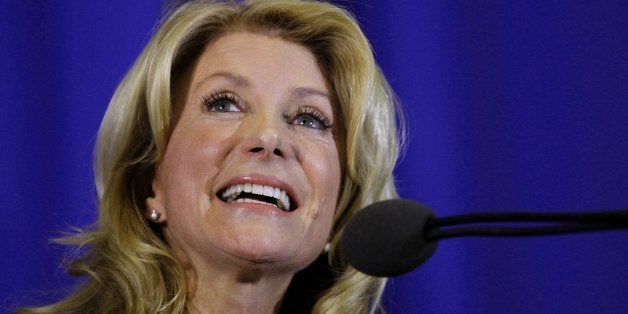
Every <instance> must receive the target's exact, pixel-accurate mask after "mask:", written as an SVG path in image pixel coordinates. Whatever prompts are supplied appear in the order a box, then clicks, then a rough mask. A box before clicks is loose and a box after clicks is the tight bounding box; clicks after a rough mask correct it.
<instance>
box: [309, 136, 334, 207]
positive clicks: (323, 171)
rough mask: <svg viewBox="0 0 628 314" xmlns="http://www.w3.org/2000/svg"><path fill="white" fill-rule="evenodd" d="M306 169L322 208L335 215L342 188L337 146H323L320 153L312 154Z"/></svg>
mask: <svg viewBox="0 0 628 314" xmlns="http://www.w3.org/2000/svg"><path fill="white" fill-rule="evenodd" d="M307 168H308V169H306V171H307V172H308V176H309V177H310V181H311V184H312V186H313V189H314V190H315V194H316V195H315V197H317V198H318V201H319V202H320V205H321V210H322V211H323V213H316V214H323V215H325V216H326V218H325V219H328V218H327V216H333V213H334V211H335V208H336V202H337V200H338V191H339V188H340V161H339V157H338V151H337V149H336V147H335V146H333V145H332V146H329V145H326V146H323V147H321V148H319V150H318V153H316V154H311V157H310V158H309V159H308V163H307Z"/></svg>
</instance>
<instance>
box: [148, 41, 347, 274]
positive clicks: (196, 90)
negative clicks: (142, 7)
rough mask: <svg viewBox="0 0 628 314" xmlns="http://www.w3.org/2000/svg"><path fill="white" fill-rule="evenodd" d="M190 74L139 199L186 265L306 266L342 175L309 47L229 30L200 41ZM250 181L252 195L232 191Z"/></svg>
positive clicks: (321, 240)
mask: <svg viewBox="0 0 628 314" xmlns="http://www.w3.org/2000/svg"><path fill="white" fill-rule="evenodd" d="M188 75H189V76H188V77H187V81H186V82H184V83H183V84H182V85H183V86H182V90H179V91H177V92H178V93H181V95H182V96H181V97H179V99H178V101H177V102H178V104H177V106H180V107H178V112H179V113H178V120H177V123H176V126H175V128H174V130H173V132H172V134H171V137H170V139H169V142H168V145H167V148H166V152H165V154H164V156H163V159H162V160H161V162H160V163H159V165H158V168H157V172H156V176H155V179H154V180H153V185H152V187H153V192H154V196H152V197H150V198H148V199H147V207H148V209H157V210H160V211H161V212H162V217H161V218H160V220H161V222H165V223H164V224H163V230H164V233H165V237H166V239H167V241H168V243H169V244H170V246H171V247H173V249H174V250H175V251H176V252H177V254H178V255H179V257H180V258H181V259H182V260H184V262H187V263H190V264H191V266H193V267H194V268H200V267H207V266H211V265H212V264H214V265H216V263H218V264H217V265H222V266H221V267H224V266H225V265H239V264H238V261H242V262H244V263H243V264H246V265H255V264H264V265H277V266H281V267H284V268H286V269H290V270H291V271H296V270H299V269H301V268H304V267H305V266H307V265H308V264H309V263H310V262H311V261H313V260H314V259H315V258H316V256H318V255H319V254H320V253H321V251H322V249H323V246H324V244H325V242H326V240H327V238H328V236H329V233H330V229H331V225H332V220H333V216H334V210H335V205H336V201H337V197H338V190H339V185H340V163H339V157H338V150H337V148H336V143H335V141H334V136H333V132H332V129H333V128H332V124H333V123H334V114H333V108H332V104H331V101H330V97H329V89H328V87H327V83H326V81H325V79H324V77H323V75H322V73H321V71H320V69H319V67H318V64H317V62H316V59H315V57H314V56H313V54H312V53H311V52H310V51H309V50H308V49H306V48H305V47H303V46H300V45H298V44H294V43H291V42H288V41H285V40H282V39H280V38H276V37H268V36H264V35H258V34H252V33H246V32H237V33H232V34H228V35H225V36H223V37H221V38H219V39H217V40H216V41H214V42H213V43H211V44H209V45H208V46H207V47H206V48H205V49H204V51H203V52H202V54H201V56H200V57H199V59H198V60H197V62H196V63H195V64H194V66H193V68H192V69H191V70H190V71H189V72H188ZM249 185H250V186H251V189H252V192H251V193H242V194H239V195H238V194H237V193H235V192H233V190H234V189H235V190H237V189H241V188H243V189H244V190H245V191H249V190H248V187H249ZM258 189H261V190H264V191H272V192H273V193H275V192H278V194H279V199H281V201H277V200H276V199H275V197H274V196H273V197H262V196H259V195H255V194H258V193H259V191H257V190H258ZM282 194H285V195H282ZM280 203H281V204H280ZM284 203H290V205H288V204H284ZM277 204H279V206H277ZM287 206H289V207H288V208H286V207H287ZM280 207H283V208H280ZM234 261H235V264H233V263H234Z"/></svg>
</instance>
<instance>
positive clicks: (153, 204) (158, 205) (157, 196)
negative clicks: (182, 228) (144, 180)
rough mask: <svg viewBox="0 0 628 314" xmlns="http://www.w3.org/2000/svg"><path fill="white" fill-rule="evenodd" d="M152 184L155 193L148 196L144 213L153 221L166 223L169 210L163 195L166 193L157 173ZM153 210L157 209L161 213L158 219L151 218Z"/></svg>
mask: <svg viewBox="0 0 628 314" xmlns="http://www.w3.org/2000/svg"><path fill="white" fill-rule="evenodd" d="M151 186H152V190H153V194H152V196H149V197H147V198H146V209H145V213H144V214H145V215H146V218H147V219H148V220H150V221H152V222H155V223H164V222H166V219H167V211H166V206H165V202H164V196H163V195H164V193H163V189H162V188H161V187H162V186H161V184H160V181H159V176H158V175H156V176H155V178H153V182H152V184H151ZM153 211H157V212H158V213H159V215H158V218H157V219H152V218H151V213H152V212H153Z"/></svg>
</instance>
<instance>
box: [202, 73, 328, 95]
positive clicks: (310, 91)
mask: <svg viewBox="0 0 628 314" xmlns="http://www.w3.org/2000/svg"><path fill="white" fill-rule="evenodd" d="M213 78H224V79H226V80H227V81H229V82H230V83H231V84H233V85H236V86H238V87H249V86H251V83H250V82H249V81H248V80H247V79H246V78H244V77H242V76H241V75H237V74H235V73H231V72H216V73H212V74H210V75H208V76H206V77H204V78H202V79H201V80H200V81H198V82H197V83H196V84H195V86H194V88H195V89H198V88H199V87H200V86H201V85H202V84H204V83H205V82H207V81H208V80H210V79H213ZM290 95H292V96H293V97H295V98H299V99H301V98H306V97H309V96H320V97H324V98H327V99H329V94H328V93H326V92H324V91H321V90H319V89H316V88H311V87H294V88H291V89H290Z"/></svg>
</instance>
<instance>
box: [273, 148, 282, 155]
mask: <svg viewBox="0 0 628 314" xmlns="http://www.w3.org/2000/svg"><path fill="white" fill-rule="evenodd" d="M273 154H275V155H277V156H279V157H283V153H282V152H281V150H279V148H275V150H273Z"/></svg>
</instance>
